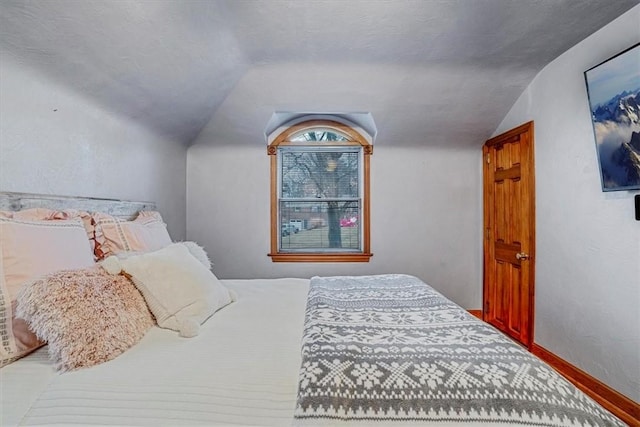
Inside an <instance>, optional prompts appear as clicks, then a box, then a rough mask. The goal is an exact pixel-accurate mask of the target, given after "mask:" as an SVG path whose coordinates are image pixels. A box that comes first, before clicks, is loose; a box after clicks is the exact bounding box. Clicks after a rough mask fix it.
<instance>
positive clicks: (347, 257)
mask: <svg viewBox="0 0 640 427" xmlns="http://www.w3.org/2000/svg"><path fill="white" fill-rule="evenodd" d="M269 256H270V257H271V261H273V262H369V258H371V257H372V256H373V254H370V253H363V254H335V253H334V254H327V253H308V254H299V253H298V254H284V253H282V254H278V253H275V254H273V253H272V254H269Z"/></svg>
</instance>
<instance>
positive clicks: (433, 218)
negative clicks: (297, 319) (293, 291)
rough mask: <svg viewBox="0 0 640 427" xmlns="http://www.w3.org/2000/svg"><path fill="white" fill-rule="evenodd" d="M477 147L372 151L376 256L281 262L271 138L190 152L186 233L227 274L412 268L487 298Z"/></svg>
mask: <svg viewBox="0 0 640 427" xmlns="http://www.w3.org/2000/svg"><path fill="white" fill-rule="evenodd" d="M478 152H479V150H475V149H469V150H448V149H443V148H434V149H414V148H398V147H390V146H388V145H387V146H384V145H382V144H379V145H377V146H376V147H375V150H374V154H373V156H372V158H371V248H372V252H373V253H374V256H373V258H371V261H370V262H369V263H335V264H325V263H315V264H313V263H312V264H305V263H273V262H272V261H271V258H269V257H268V256H267V253H268V252H269V249H270V246H269V245H270V234H269V232H270V226H269V212H270V210H269V209H270V207H269V204H270V196H269V157H268V156H267V154H266V144H264V143H258V144H257V145H253V146H249V145H246V144H238V145H235V146H232V145H225V144H221V145H220V146H216V147H213V146H211V145H209V144H206V143H202V144H198V145H194V146H192V147H191V148H190V149H189V151H188V160H187V162H188V174H187V181H188V192H187V237H188V238H189V239H193V240H197V241H199V242H200V243H201V244H203V245H204V246H205V247H206V249H207V250H208V252H209V254H210V256H211V259H212V260H213V263H214V264H215V265H214V267H213V269H214V271H215V273H216V275H218V276H219V277H222V278H261V277H262V278H272V277H307V278H308V277H311V276H314V275H342V274H379V273H407V274H413V275H416V276H418V277H420V278H421V279H423V280H424V281H426V282H427V283H429V284H431V285H432V286H434V287H435V288H437V289H438V290H440V291H441V292H442V293H444V294H445V295H446V296H448V297H449V298H451V299H453V300H454V301H456V302H457V303H459V304H460V305H462V306H463V307H466V308H479V307H480V306H481V304H480V298H481V281H482V279H481V264H480V259H479V257H478V256H477V255H478V247H479V246H478V242H479V241H480V226H481V225H480V222H481V215H480V202H479V198H480V195H479V194H478V192H477V190H476V189H477V180H478V179H480V178H479V177H480V169H481V164H480V160H479V159H478Z"/></svg>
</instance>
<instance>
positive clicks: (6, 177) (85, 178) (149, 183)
mask: <svg viewBox="0 0 640 427" xmlns="http://www.w3.org/2000/svg"><path fill="white" fill-rule="evenodd" d="M79 86H80V87H81V86H82V84H81V83H79ZM0 116H1V117H0V190H1V191H16V192H28V193H45V194H58V195H71V196H89V197H108V198H119V199H125V200H145V201H155V202H156V203H157V204H158V208H159V210H160V211H161V212H162V214H163V217H164V218H165V220H166V222H167V224H168V227H169V232H170V233H171V236H172V237H174V238H175V239H183V238H184V236H185V234H186V223H185V216H186V215H185V206H186V197H185V186H186V148H185V147H184V146H183V145H181V144H180V143H178V142H176V141H170V140H167V139H165V138H163V137H161V136H159V135H156V134H154V133H152V132H151V131H149V130H148V129H146V128H144V127H141V126H140V125H139V124H137V123H136V122H135V121H134V120H130V119H127V118H125V117H122V116H119V115H117V114H114V113H112V112H109V111H107V110H105V109H104V108H103V107H101V106H100V105H98V104H95V103H94V102H93V101H91V100H90V99H88V98H85V97H84V96H82V94H81V93H79V92H72V91H71V90H69V89H68V88H65V87H62V86H59V85H57V84H56V83H54V82H52V81H50V80H48V79H47V78H46V77H44V76H42V75H40V74H38V73H36V72H35V71H33V70H31V69H30V68H28V67H26V66H24V65H23V64H21V63H19V62H18V61H16V60H15V59H14V58H12V56H11V55H10V54H8V53H7V54H5V53H4V52H3V56H2V61H0Z"/></svg>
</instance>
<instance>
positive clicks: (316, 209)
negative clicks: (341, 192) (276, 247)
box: [280, 200, 361, 251]
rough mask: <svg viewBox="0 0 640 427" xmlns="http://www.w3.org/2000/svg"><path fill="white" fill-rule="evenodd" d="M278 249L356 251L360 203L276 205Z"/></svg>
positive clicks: (358, 241) (293, 203)
mask: <svg viewBox="0 0 640 427" xmlns="http://www.w3.org/2000/svg"><path fill="white" fill-rule="evenodd" d="M280 249H281V250H284V251H287V250H300V249H306V250H332V249H342V250H345V249H349V250H354V251H357V250H360V249H361V248H360V203H359V201H358V200H350V201H331V202H280Z"/></svg>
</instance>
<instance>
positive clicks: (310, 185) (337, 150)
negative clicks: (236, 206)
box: [267, 120, 373, 262]
mask: <svg viewBox="0 0 640 427" xmlns="http://www.w3.org/2000/svg"><path fill="white" fill-rule="evenodd" d="M267 152H268V154H269V156H270V157H271V253H270V254H269V256H270V257H271V259H272V260H273V261H274V262H368V261H369V258H370V257H371V255H372V254H371V250H370V245H369V234H370V231H369V156H370V155H371V154H372V153H373V145H371V144H370V143H369V142H368V141H367V139H366V138H365V137H363V136H362V135H361V134H360V133H359V132H357V131H356V130H355V129H353V128H352V127H349V126H346V125H344V124H342V123H338V122H334V121H329V120H313V121H306V122H303V123H299V124H297V125H294V126H291V127H289V128H287V129H286V130H285V131H283V132H282V133H281V134H280V135H278V136H277V137H276V138H275V139H274V140H273V142H272V143H271V144H269V146H268V148H267Z"/></svg>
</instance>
